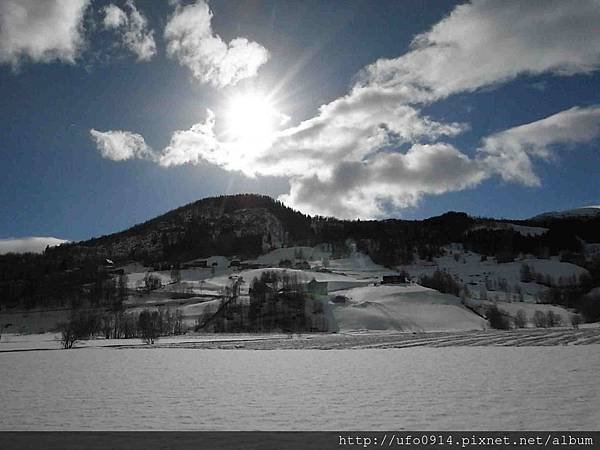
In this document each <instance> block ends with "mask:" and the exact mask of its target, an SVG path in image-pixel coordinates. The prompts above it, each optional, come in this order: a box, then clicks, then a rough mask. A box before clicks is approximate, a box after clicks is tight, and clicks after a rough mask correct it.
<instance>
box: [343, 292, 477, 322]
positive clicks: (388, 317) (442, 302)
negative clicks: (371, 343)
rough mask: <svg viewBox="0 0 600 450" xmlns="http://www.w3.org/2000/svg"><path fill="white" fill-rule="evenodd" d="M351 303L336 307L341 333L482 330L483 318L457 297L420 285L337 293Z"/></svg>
mask: <svg viewBox="0 0 600 450" xmlns="http://www.w3.org/2000/svg"><path fill="white" fill-rule="evenodd" d="M338 294H339V295H343V296H345V297H347V298H348V299H350V304H348V305H343V306H336V307H334V308H333V314H334V317H335V319H336V322H337V326H338V327H339V329H340V330H360V329H364V330H390V329H391V330H398V331H417V332H422V331H444V330H483V329H485V328H487V322H486V320H485V319H483V318H481V317H479V316H478V315H476V314H475V313H473V312H472V311H471V310H469V309H467V308H465V307H464V306H463V305H462V304H461V302H460V299H459V298H458V297H455V296H452V295H448V294H441V293H439V292H438V291H435V290H433V289H428V288H424V287H422V286H419V285H387V286H386V285H382V286H369V287H361V288H354V289H348V290H345V291H339V292H338Z"/></svg>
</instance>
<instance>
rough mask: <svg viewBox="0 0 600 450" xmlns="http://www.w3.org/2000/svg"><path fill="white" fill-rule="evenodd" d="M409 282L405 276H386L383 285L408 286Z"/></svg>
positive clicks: (382, 281)
mask: <svg viewBox="0 0 600 450" xmlns="http://www.w3.org/2000/svg"><path fill="white" fill-rule="evenodd" d="M406 283H408V280H407V279H406V276H405V275H402V274H398V275H384V276H383V279H382V280H381V284H406Z"/></svg>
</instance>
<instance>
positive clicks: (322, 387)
mask: <svg viewBox="0 0 600 450" xmlns="http://www.w3.org/2000/svg"><path fill="white" fill-rule="evenodd" d="M599 350H600V345H587V346H573V347H521V348H516V347H511V348H504V347H452V348H423V347H419V348H402V349H383V350H380V349H369V350H340V351H330V352H319V351H304V350H298V351H286V350H274V351H269V352H257V351H236V350H230V351H226V350H188V349H168V348H164V349H149V350H136V349H121V350H112V349H80V350H73V351H46V352H36V351H33V352H18V353H2V354H0V379H1V380H2V388H1V393H2V396H1V397H2V408H0V429H2V430H357V429H369V430H390V429H393V430H402V429H413V430H414V429H420V430H452V429H469V430H489V429H511V430H556V429H569V430H597V429H598V427H599V424H600V396H598V394H597V391H598V377H597V374H598V372H599V371H600V351H599Z"/></svg>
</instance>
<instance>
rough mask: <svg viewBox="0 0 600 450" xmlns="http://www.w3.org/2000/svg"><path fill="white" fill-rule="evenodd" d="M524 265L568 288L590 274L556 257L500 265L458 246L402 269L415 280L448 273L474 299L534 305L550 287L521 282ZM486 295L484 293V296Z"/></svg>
mask: <svg viewBox="0 0 600 450" xmlns="http://www.w3.org/2000/svg"><path fill="white" fill-rule="evenodd" d="M524 265H527V266H528V267H529V268H530V270H531V271H532V272H533V273H535V274H539V275H540V276H541V277H542V278H544V279H545V280H546V279H551V280H552V282H553V283H556V284H557V285H567V284H569V283H571V282H572V281H573V280H575V281H577V280H578V279H579V277H580V276H581V275H584V274H587V273H588V272H587V271H586V270H585V269H584V268H582V267H579V266H576V265H575V264H571V263H567V262H561V261H559V260H558V259H557V258H550V259H537V258H522V259H519V260H515V261H513V262H507V263H498V262H497V261H496V259H495V258H493V257H489V258H486V257H483V256H482V255H480V254H478V253H474V252H468V251H463V250H462V246H460V245H458V244H455V245H453V246H448V247H447V248H446V255H445V256H442V257H440V258H433V260H432V261H431V262H427V261H420V262H417V263H415V264H411V265H406V266H402V269H404V270H406V271H408V273H409V274H410V275H411V277H412V278H413V279H415V280H416V279H419V278H420V277H421V276H422V275H429V276H430V275H431V274H433V273H434V272H435V271H436V270H441V271H445V272H448V273H449V274H450V275H452V276H454V277H455V278H456V280H457V281H458V282H459V283H460V284H463V285H465V286H466V287H467V288H468V289H469V290H470V291H471V295H472V296H474V297H477V298H479V297H481V296H482V295H485V296H487V298H489V299H492V298H494V299H495V298H497V299H498V300H505V299H508V300H521V295H522V299H523V300H525V301H530V302H535V300H536V297H537V296H538V295H539V294H540V293H541V292H543V291H544V290H546V289H547V286H544V285H542V284H538V283H536V282H535V281H532V282H522V281H521V271H522V268H523V266H524ZM484 292H485V294H483V293H484Z"/></svg>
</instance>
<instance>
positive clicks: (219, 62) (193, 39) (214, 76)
mask: <svg viewBox="0 0 600 450" xmlns="http://www.w3.org/2000/svg"><path fill="white" fill-rule="evenodd" d="M211 19H212V12H211V11H210V9H209V7H208V5H207V4H206V2H204V1H203V0H199V1H197V2H196V3H194V4H191V5H187V6H181V5H179V4H178V5H177V7H176V9H175V12H174V13H173V15H172V16H171V17H170V18H169V21H168V23H167V25H166V27H165V33H164V35H165V39H166V41H167V54H168V55H169V56H170V57H172V58H176V59H177V60H178V61H179V63H180V64H181V65H183V66H186V67H188V68H189V69H190V70H191V71H192V73H193V75H194V77H195V78H196V79H197V80H199V81H200V82H202V83H210V84H212V85H213V86H215V87H223V86H227V85H235V84H236V83H237V82H238V81H240V80H242V79H244V78H251V77H254V76H256V74H257V72H258V69H259V67H260V66H262V65H263V64H264V63H266V62H267V60H268V59H269V52H268V51H267V49H266V48H264V47H263V46H262V45H260V44H258V43H256V42H252V41H249V40H248V39H246V38H243V37H238V38H235V39H233V40H231V42H229V43H226V42H224V41H223V39H221V37H220V36H219V35H217V34H214V32H213V30H212V27H211Z"/></svg>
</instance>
